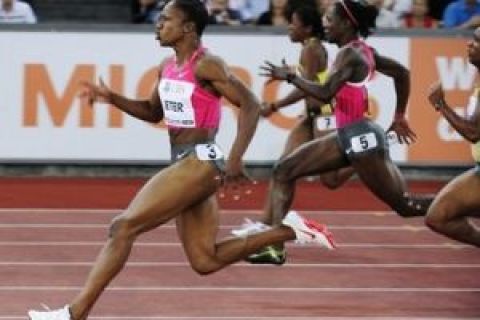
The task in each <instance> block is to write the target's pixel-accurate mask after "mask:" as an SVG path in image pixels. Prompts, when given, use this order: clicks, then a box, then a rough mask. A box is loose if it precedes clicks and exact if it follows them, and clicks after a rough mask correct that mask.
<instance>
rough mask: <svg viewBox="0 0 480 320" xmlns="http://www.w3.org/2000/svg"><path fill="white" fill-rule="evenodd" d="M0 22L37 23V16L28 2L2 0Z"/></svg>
mask: <svg viewBox="0 0 480 320" xmlns="http://www.w3.org/2000/svg"><path fill="white" fill-rule="evenodd" d="M1 1H2V6H1V7H0V23H37V17H36V16H35V13H34V12H33V10H32V7H30V5H29V4H28V3H25V2H23V1H18V0H1Z"/></svg>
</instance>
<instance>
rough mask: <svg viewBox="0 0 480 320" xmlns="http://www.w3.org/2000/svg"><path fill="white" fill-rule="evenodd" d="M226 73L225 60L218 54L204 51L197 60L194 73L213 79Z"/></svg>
mask: <svg viewBox="0 0 480 320" xmlns="http://www.w3.org/2000/svg"><path fill="white" fill-rule="evenodd" d="M227 73H228V67H227V64H226V63H225V61H224V60H223V59H222V58H221V57H220V56H218V55H215V54H212V53H211V52H209V51H206V52H204V53H203V54H202V56H201V57H199V59H198V60H197V66H196V68H195V74H196V75H197V77H199V78H203V79H206V80H214V79H218V78H223V77H225V76H226V74H227Z"/></svg>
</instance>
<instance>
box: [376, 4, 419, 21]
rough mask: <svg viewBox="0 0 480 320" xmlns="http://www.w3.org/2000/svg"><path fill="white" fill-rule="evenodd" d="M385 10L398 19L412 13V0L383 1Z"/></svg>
mask: <svg viewBox="0 0 480 320" xmlns="http://www.w3.org/2000/svg"><path fill="white" fill-rule="evenodd" d="M383 6H384V7H385V9H387V10H390V11H391V12H393V13H394V14H395V15H396V16H397V17H398V19H401V18H403V16H404V15H406V14H407V13H409V12H411V11H412V0H385V3H384V5H383Z"/></svg>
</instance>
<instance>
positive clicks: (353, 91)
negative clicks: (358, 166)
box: [334, 40, 375, 128]
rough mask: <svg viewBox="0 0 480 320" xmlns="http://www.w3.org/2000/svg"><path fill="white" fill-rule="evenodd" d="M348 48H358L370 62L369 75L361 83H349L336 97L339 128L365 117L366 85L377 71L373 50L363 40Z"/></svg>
mask: <svg viewBox="0 0 480 320" xmlns="http://www.w3.org/2000/svg"><path fill="white" fill-rule="evenodd" d="M348 46H351V47H354V48H358V49H360V51H361V52H362V53H363V54H364V56H365V58H366V60H367V62H368V68H369V71H368V75H367V77H366V78H365V80H363V81H361V82H347V83H345V84H344V85H343V87H342V88H340V90H339V91H338V92H337V94H336V95H335V100H334V108H335V120H336V122H337V128H342V127H345V126H346V125H349V124H351V123H354V122H357V121H359V120H361V119H363V118H364V117H365V112H366V111H368V92H367V87H366V84H367V82H368V81H369V80H370V79H371V77H372V76H373V73H374V71H375V59H374V56H373V51H372V48H370V47H369V46H368V45H367V44H366V43H365V42H363V41H361V40H355V41H352V42H350V43H349V44H348Z"/></svg>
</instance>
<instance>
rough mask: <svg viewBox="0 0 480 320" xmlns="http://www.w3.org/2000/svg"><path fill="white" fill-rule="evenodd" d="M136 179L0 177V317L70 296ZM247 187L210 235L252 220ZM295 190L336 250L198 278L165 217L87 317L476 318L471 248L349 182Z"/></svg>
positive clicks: (259, 191) (259, 192)
mask: <svg viewBox="0 0 480 320" xmlns="http://www.w3.org/2000/svg"><path fill="white" fill-rule="evenodd" d="M142 182H143V180H125V179H68V180H67V179H65V180H64V179H35V180H30V179H2V180H1V181H0V188H1V193H0V195H1V197H2V198H1V199H2V204H3V205H2V207H3V208H5V209H0V257H1V258H0V319H26V310H27V309H28V308H31V307H37V308H38V307H39V305H40V303H45V304H47V305H50V306H51V307H58V306H61V305H62V304H64V303H66V302H67V301H68V300H69V299H71V298H72V297H73V296H74V295H75V293H76V292H78V290H79V288H80V287H81V285H82V283H83V281H84V279H85V277H86V274H87V272H88V270H89V269H90V267H91V265H92V262H93V261H94V259H95V256H96V254H97V253H98V251H99V249H100V247H101V245H102V243H103V242H104V240H105V237H106V230H107V228H108V223H109V221H110V220H111V219H112V218H113V217H114V216H115V215H116V214H118V213H119V212H120V210H119V209H118V208H122V207H124V206H125V205H126V204H127V203H128V200H129V199H130V198H131V197H132V196H133V194H134V193H135V191H136V190H137V189H138V187H139V186H140V185H141V183H142ZM440 186H441V185H440V184H438V183H416V184H414V185H412V189H414V190H415V191H424V192H427V191H430V192H434V191H435V190H438V188H439V187H440ZM253 191H254V192H253V195H251V196H249V197H248V198H246V199H242V200H241V201H233V200H231V199H229V197H227V198H224V199H222V201H221V202H222V205H223V208H225V209H224V210H223V211H222V216H221V224H222V228H221V233H220V235H219V237H222V236H225V235H227V234H228V231H229V230H230V229H231V227H232V226H235V225H238V224H239V223H241V221H242V219H243V217H251V218H255V217H258V214H259V213H260V211H259V209H260V208H261V205H262V198H263V196H264V194H265V193H264V192H265V184H259V185H257V186H256V187H255V189H254V190H253ZM297 195H298V196H297V200H296V202H295V205H294V206H295V208H297V209H300V210H302V213H303V214H305V215H307V216H310V217H313V218H316V219H318V220H322V221H323V222H325V223H327V224H328V225H329V227H330V228H331V229H332V231H333V232H334V233H335V235H336V239H337V241H338V242H339V249H338V250H336V251H334V252H327V251H323V250H319V249H318V248H315V247H299V246H296V245H293V244H292V245H289V246H288V249H289V258H288V263H287V264H286V265H284V266H282V267H273V266H252V265H248V264H245V263H238V264H236V265H234V266H231V267H229V268H227V269H225V270H222V271H220V272H218V273H216V274H214V275H210V276H206V277H201V276H199V275H196V274H195V273H194V272H193V271H192V270H191V269H190V268H189V266H188V264H187V263H186V260H185V256H184V255H183V252H182V249H181V247H180V245H179V243H178V239H177V237H176V234H175V230H174V227H173V225H171V224H169V225H166V226H163V227H161V228H159V229H158V230H155V231H152V232H150V233H148V234H146V235H143V236H141V237H140V239H139V240H138V242H137V244H136V245H135V247H134V250H133V253H132V256H131V259H130V260H129V263H128V264H127V266H126V268H125V270H124V271H123V272H122V273H121V274H120V276H119V277H118V278H117V279H115V280H114V282H113V283H112V284H111V286H110V289H109V290H108V291H107V292H105V294H104V295H103V296H102V298H101V299H100V300H99V302H98V304H97V305H96V306H95V309H94V310H93V313H92V316H91V319H132V320H135V319H145V320H147V319H150V320H153V319H169V320H174V319H176V320H178V319H196V320H203V319H226V320H229V319H235V320H243V319H244V320H247V319H248V320H251V319H259V320H262V319H265V320H266V319H272V320H273V319H293V320H295V319H298V320H300V319H301V320H307V319H332V320H334V319H336V320H339V319H446V318H448V319H480V277H479V276H478V274H479V271H480V251H479V250H478V249H476V248H473V247H469V246H464V245H461V244H459V243H455V242H453V241H451V240H449V239H446V238H444V237H441V236H439V235H437V234H435V233H433V232H431V231H430V230H428V229H426V228H425V227H424V226H423V224H422V220H421V219H409V220H406V219H402V218H399V217H397V216H396V215H394V214H393V213H391V212H390V211H388V209H387V208H386V207H385V206H384V205H383V204H381V203H380V202H379V201H377V200H376V199H375V198H373V197H372V196H371V195H370V194H369V192H368V191H367V190H365V189H364V188H363V187H362V186H361V185H360V184H358V183H356V182H351V183H349V184H348V185H347V186H345V187H344V188H343V189H340V190H338V191H337V192H331V191H327V190H325V189H323V188H321V187H319V186H318V184H316V183H302V184H301V186H300V188H299V190H298V193H297ZM345 199H348V201H346V200H345ZM17 208H28V209H17ZM36 208H44V209H36ZM55 208H64V209H55ZM88 208H90V209H88ZM313 210H314V211H313Z"/></svg>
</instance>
